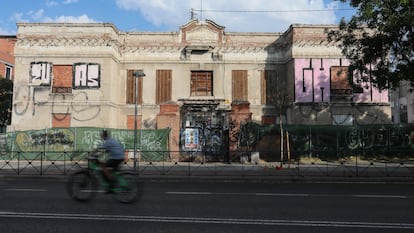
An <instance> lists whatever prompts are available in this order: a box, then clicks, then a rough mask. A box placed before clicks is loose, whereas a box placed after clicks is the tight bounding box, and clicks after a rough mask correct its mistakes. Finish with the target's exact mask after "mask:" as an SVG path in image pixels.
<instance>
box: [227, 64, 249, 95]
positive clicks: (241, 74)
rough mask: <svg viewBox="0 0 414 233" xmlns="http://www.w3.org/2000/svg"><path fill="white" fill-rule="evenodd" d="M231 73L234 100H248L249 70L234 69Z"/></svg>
mask: <svg viewBox="0 0 414 233" xmlns="http://www.w3.org/2000/svg"><path fill="white" fill-rule="evenodd" d="M231 75H232V81H231V83H232V95H233V96H232V98H233V100H247V98H248V96H247V95H248V94H247V93H248V89H247V70H233V71H232V73H231Z"/></svg>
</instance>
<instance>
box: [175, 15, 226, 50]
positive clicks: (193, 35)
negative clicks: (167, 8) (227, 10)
mask: <svg viewBox="0 0 414 233" xmlns="http://www.w3.org/2000/svg"><path fill="white" fill-rule="evenodd" d="M223 34H224V27H223V26H220V25H218V24H216V23H214V22H213V21H211V20H206V21H198V20H192V21H190V22H189V23H187V24H186V25H184V26H182V27H181V36H182V37H181V41H182V42H183V43H185V44H192V45H215V44H221V43H222V42H223Z"/></svg>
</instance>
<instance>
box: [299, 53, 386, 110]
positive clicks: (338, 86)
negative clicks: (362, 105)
mask: <svg viewBox="0 0 414 233" xmlns="http://www.w3.org/2000/svg"><path fill="white" fill-rule="evenodd" d="M348 65H349V61H348V60H346V59H312V58H309V59H295V102H300V103H315V102H331V98H330V96H331V95H332V94H335V93H338V92H344V93H343V94H347V92H351V93H353V95H354V97H353V101H354V102H376V103H388V91H379V90H378V89H377V88H375V87H373V86H372V85H371V84H370V83H369V82H365V83H354V84H353V85H352V86H351V85H350V84H349V82H348V77H347V73H346V72H347V69H348ZM344 71H345V72H344ZM355 75H357V74H355ZM339 94H341V93H339Z"/></svg>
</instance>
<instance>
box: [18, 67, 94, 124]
mask: <svg viewBox="0 0 414 233" xmlns="http://www.w3.org/2000/svg"><path fill="white" fill-rule="evenodd" d="M73 70H74V73H73V84H72V85H73V88H74V89H81V88H99V87H100V65H99V64H93V63H77V64H74V65H73ZM52 74H53V65H52V63H50V62H32V63H31V67H30V83H31V85H28V86H27V87H26V86H24V85H16V88H15V91H14V97H13V98H14V106H13V110H14V112H15V114H16V115H24V114H26V113H27V111H28V110H29V107H30V102H32V105H33V108H32V115H33V116H34V115H36V106H37V105H41V104H46V103H48V102H51V103H52V110H51V115H52V116H53V117H54V119H55V120H57V121H63V120H65V119H66V118H67V117H68V116H70V115H71V116H72V117H73V120H76V121H89V120H92V119H94V118H96V117H97V116H98V115H99V114H100V112H101V107H100V104H94V103H91V101H90V98H89V96H88V94H87V92H85V91H81V92H78V93H76V94H75V95H74V96H73V99H72V100H71V101H70V102H69V101H68V100H67V96H66V95H65V94H64V93H60V94H54V95H52V100H51V101H49V99H45V100H43V101H38V100H37V98H38V97H37V94H42V95H43V96H45V95H44V94H43V93H42V92H45V91H47V92H49V91H50V84H51V80H52V76H53V75H52ZM45 87H46V88H45ZM79 103H81V104H79ZM68 106H70V107H68Z"/></svg>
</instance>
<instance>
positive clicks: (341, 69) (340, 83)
mask: <svg viewBox="0 0 414 233" xmlns="http://www.w3.org/2000/svg"><path fill="white" fill-rule="evenodd" d="M331 94H332V95H348V94H352V87H351V85H350V83H349V80H348V67H347V66H332V67H331Z"/></svg>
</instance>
